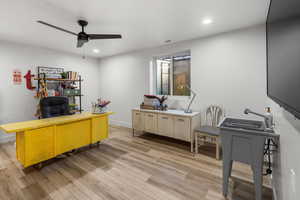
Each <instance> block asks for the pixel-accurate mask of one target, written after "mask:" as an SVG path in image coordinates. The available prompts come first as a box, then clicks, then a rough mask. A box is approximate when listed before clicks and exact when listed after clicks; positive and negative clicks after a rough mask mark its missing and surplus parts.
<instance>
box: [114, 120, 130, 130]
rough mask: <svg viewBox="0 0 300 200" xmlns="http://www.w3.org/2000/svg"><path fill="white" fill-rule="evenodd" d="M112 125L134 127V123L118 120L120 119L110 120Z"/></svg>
mask: <svg viewBox="0 0 300 200" xmlns="http://www.w3.org/2000/svg"><path fill="white" fill-rule="evenodd" d="M109 122H110V124H111V125H115V126H123V127H126V128H132V124H130V123H128V122H123V121H118V120H109Z"/></svg>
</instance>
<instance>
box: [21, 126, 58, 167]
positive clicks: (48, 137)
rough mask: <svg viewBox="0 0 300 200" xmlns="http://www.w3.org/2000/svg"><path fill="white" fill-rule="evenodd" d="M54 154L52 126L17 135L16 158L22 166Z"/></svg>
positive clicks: (48, 157)
mask: <svg viewBox="0 0 300 200" xmlns="http://www.w3.org/2000/svg"><path fill="white" fill-rule="evenodd" d="M25 143H26V145H24V144H25ZM53 156H54V127H45V128H40V129H35V130H30V131H25V133H22V134H18V135H17V158H18V160H19V161H20V162H22V163H24V167H27V166H30V165H33V164H36V163H39V162H42V161H45V160H48V159H50V158H52V157H53Z"/></svg>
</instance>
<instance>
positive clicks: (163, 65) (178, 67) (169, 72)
mask: <svg viewBox="0 0 300 200" xmlns="http://www.w3.org/2000/svg"><path fill="white" fill-rule="evenodd" d="M154 61H155V62H154V63H155V69H154V73H155V74H156V76H155V77H156V79H155V80H156V94H157V95H174V96H190V90H189V89H188V88H190V85H191V75H190V72H191V53H190V51H186V52H181V53H176V54H174V55H169V56H164V57H156V58H155V59H154Z"/></svg>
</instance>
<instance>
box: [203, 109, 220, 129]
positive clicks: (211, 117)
mask: <svg viewBox="0 0 300 200" xmlns="http://www.w3.org/2000/svg"><path fill="white" fill-rule="evenodd" d="M224 115H225V113H224V111H223V110H222V108H221V107H220V106H216V105H211V106H209V107H208V108H207V110H206V112H205V121H206V125H209V126H213V127H217V126H218V124H219V122H220V121H221V120H222V118H223V117H224Z"/></svg>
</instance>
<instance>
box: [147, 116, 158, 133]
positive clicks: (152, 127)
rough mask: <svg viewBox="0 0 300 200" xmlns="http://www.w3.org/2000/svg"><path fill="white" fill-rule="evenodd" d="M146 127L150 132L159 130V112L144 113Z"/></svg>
mask: <svg viewBox="0 0 300 200" xmlns="http://www.w3.org/2000/svg"><path fill="white" fill-rule="evenodd" d="M144 124H145V126H144V128H145V131H147V132H150V133H156V132H157V114H154V113H147V112H145V113H144Z"/></svg>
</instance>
